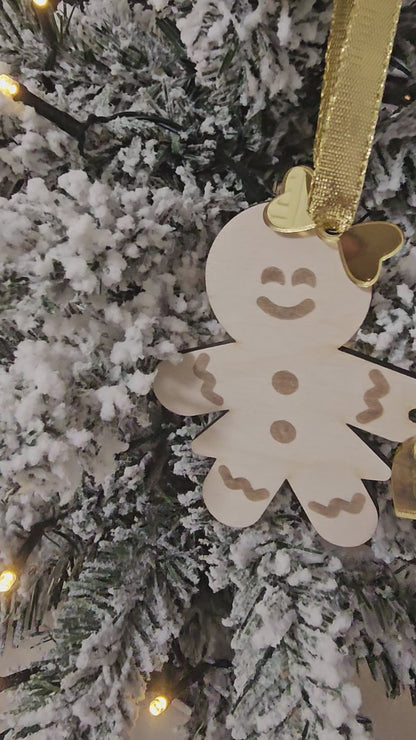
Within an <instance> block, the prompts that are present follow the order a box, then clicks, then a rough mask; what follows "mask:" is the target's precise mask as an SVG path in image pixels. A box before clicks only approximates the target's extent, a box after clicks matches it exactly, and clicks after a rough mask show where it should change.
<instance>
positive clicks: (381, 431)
mask: <svg viewBox="0 0 416 740" xmlns="http://www.w3.org/2000/svg"><path fill="white" fill-rule="evenodd" d="M263 209H264V204H260V205H257V206H253V207H252V208H249V209H248V210H246V211H244V212H242V213H240V214H239V215H238V216H236V217H235V218H233V219H232V220H231V221H230V222H229V223H228V224H227V225H226V226H225V227H224V228H223V230H222V231H221V232H220V234H219V235H218V237H217V238H216V240H215V242H214V244H213V246H212V249H211V251H210V253H209V256H208V261H207V268H206V283H207V292H208V297H209V300H210V303H211V305H212V308H213V310H214V312H215V315H216V316H217V318H218V320H219V321H220V322H221V324H222V325H223V326H224V327H225V329H226V330H227V331H228V333H229V334H230V336H232V337H233V339H234V341H230V342H229V343H227V344H221V345H218V346H214V347H210V348H207V349H205V348H204V349H198V350H195V351H191V352H187V353H184V355H183V360H182V361H181V362H180V363H179V364H173V363H171V362H169V361H166V362H163V363H161V365H160V366H159V369H158V373H157V377H156V381H155V385H154V390H155V393H156V395H157V397H158V399H159V400H160V401H161V403H162V404H163V405H164V406H166V407H167V408H168V409H170V410H171V411H173V412H175V413H177V414H183V415H194V414H207V413H209V412H213V411H227V413H226V414H224V415H223V416H221V418H220V419H218V420H217V421H216V422H215V423H214V424H212V425H211V426H209V427H208V428H207V429H206V430H205V431H204V432H203V433H202V434H200V435H199V436H198V437H197V438H196V439H195V440H194V442H193V445H192V449H193V451H194V452H195V453H196V454H198V455H206V456H209V457H212V458H215V462H214V464H213V466H212V468H211V470H210V472H209V474H208V476H207V478H206V479H205V482H204V486H203V495H204V500H205V503H206V505H207V507H208V509H209V510H210V512H211V513H212V514H213V515H214V516H215V517H216V518H217V519H218V520H219V521H221V522H224V523H225V524H228V525H230V526H234V527H246V526H248V525H251V524H253V523H254V522H256V521H257V520H258V519H259V517H260V516H261V515H262V513H263V512H264V510H265V508H266V507H267V506H268V505H269V503H270V501H271V500H272V498H273V497H274V495H275V494H276V492H277V491H278V490H279V488H280V486H281V484H282V483H283V481H284V480H285V479H286V480H287V481H288V482H289V484H290V486H291V488H292V489H293V491H294V493H295V494H296V496H297V497H298V499H299V501H300V503H301V505H302V506H303V508H304V510H305V512H306V514H307V515H308V517H309V519H310V520H311V522H312V524H313V525H314V527H315V528H316V530H317V531H318V532H319V534H320V535H322V537H324V538H325V539H326V540H329V542H332V543H335V544H337V545H343V546H353V545H359V544H361V543H363V542H365V541H366V540H367V539H368V538H369V537H371V535H372V534H373V532H374V530H375V528H376V526H377V518H378V515H377V509H376V506H375V505H374V503H373V501H372V499H371V497H370V495H369V493H368V492H367V490H366V487H365V485H364V484H363V479H364V480H387V479H388V478H389V477H390V468H389V467H388V466H387V465H386V464H385V462H383V461H382V460H381V459H380V458H379V457H378V456H377V454H376V453H375V452H374V451H373V450H372V449H371V448H370V447H369V446H368V445H366V444H365V442H364V441H362V439H361V438H360V437H359V436H358V435H357V434H356V433H355V432H354V431H353V429H351V428H350V427H356V428H358V429H362V430H365V431H368V432H371V433H372V434H376V435H378V436H380V437H384V438H386V439H389V440H394V441H403V440H405V439H406V438H408V437H410V436H412V435H413V434H414V430H415V427H414V425H413V424H412V422H411V421H410V420H409V416H408V414H409V411H410V410H411V409H412V408H413V407H414V406H415V405H416V403H415V401H416V384H415V382H414V379H413V378H411V377H409V375H408V374H406V373H405V372H403V371H399V370H397V371H396V370H392V369H389V368H385V367H384V366H382V365H381V364H376V363H374V362H372V361H369V360H367V359H364V358H363V357H361V356H359V355H356V354H354V353H352V352H351V351H350V350H348V351H345V350H343V348H342V347H341V345H342V344H343V342H346V341H347V340H348V339H349V338H350V337H351V336H352V335H353V334H354V332H355V331H356V330H357V329H358V328H359V326H360V325H361V323H362V320H363V319H364V317H365V315H366V313H367V311H368V307H369V304H370V299H371V288H366V287H358V286H357V285H356V284H354V283H353V282H352V281H351V280H350V279H349V277H348V276H347V274H346V272H345V270H344V267H343V264H342V261H341V259H340V256H339V253H338V247H337V246H336V245H335V246H331V245H328V244H327V243H325V242H324V241H322V240H321V239H320V238H319V237H318V236H316V234H315V233H314V232H307V233H306V235H304V236H303V237H301V238H299V237H298V238H293V237H290V236H286V235H282V234H277V233H275V232H274V231H272V229H270V228H269V227H268V226H267V225H266V223H265V222H264V220H263Z"/></svg>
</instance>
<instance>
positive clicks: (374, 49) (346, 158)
mask: <svg viewBox="0 0 416 740" xmlns="http://www.w3.org/2000/svg"><path fill="white" fill-rule="evenodd" d="M400 7H401V0H334V10H333V16H332V23H331V31H330V35H329V41H328V49H327V53H326V63H325V74H324V81H323V87H322V94H321V107H320V110H319V118H318V127H317V132H316V137H315V147H314V170H315V173H314V178H313V181H312V188H311V195H310V201H309V213H310V215H311V216H312V219H313V221H314V223H315V224H316V226H317V227H318V229H322V230H328V229H329V230H332V231H335V232H337V233H342V232H344V231H346V230H347V229H348V228H349V227H350V226H351V224H352V223H353V221H354V217H355V213H356V210H357V207H358V202H359V199H360V195H361V190H362V187H363V182H364V176H365V171H366V169H367V162H368V157H369V155H370V151H371V145H372V141H373V138H374V131H375V127H376V123H377V117H378V111H379V108H380V103H381V98H382V95H383V89H384V84H385V80H386V75H387V69H388V64H389V59H390V55H391V51H392V47H393V40H394V34H395V32H396V26H397V21H398V18H399V13H400Z"/></svg>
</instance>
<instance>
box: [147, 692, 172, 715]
mask: <svg viewBox="0 0 416 740" xmlns="http://www.w3.org/2000/svg"><path fill="white" fill-rule="evenodd" d="M168 704H169V702H168V700H167V699H166V697H165V696H157V697H156V699H153V701H151V702H150V704H149V712H150V714H153V716H154V717H158V716H159V714H162V713H163V712H165V711H166V709H167V708H168Z"/></svg>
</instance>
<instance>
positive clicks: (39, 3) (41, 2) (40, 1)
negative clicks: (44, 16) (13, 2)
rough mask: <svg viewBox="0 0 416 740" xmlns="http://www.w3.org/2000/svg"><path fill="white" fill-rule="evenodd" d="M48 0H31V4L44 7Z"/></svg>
mask: <svg viewBox="0 0 416 740" xmlns="http://www.w3.org/2000/svg"><path fill="white" fill-rule="evenodd" d="M48 3H49V0H33V5H37V7H38V8H46V6H47V5H48Z"/></svg>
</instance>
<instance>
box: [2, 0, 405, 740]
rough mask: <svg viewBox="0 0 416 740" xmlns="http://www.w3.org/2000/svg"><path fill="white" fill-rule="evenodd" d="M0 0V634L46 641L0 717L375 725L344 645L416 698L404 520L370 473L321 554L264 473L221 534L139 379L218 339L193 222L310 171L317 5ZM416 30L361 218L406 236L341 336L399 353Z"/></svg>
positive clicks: (321, 27)
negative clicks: (291, 173) (184, 710)
mask: <svg viewBox="0 0 416 740" xmlns="http://www.w3.org/2000/svg"><path fill="white" fill-rule="evenodd" d="M0 15H1V19H2V28H1V30H0V38H1V57H0V74H3V75H6V76H7V77H5V78H3V79H4V80H5V81H4V84H3V92H4V93H5V94H3V95H0V112H1V149H0V175H1V176H0V182H1V185H0V187H1V190H0V196H1V198H0V211H1V216H0V217H1V238H0V276H1V281H0V311H1V313H0V358H1V366H0V409H1V412H0V427H1V435H0V440H1V461H0V487H1V499H0V501H1V506H0V527H1V535H0V570H2V571H3V573H2V576H1V577H0V587H2V590H3V591H4V594H2V595H0V599H1V610H2V628H1V629H2V639H3V643H5V642H6V639H8V637H7V636H9V635H10V632H11V631H12V632H13V634H14V635H15V637H16V639H17V638H18V636H19V635H22V636H24V635H25V634H33V633H34V632H36V630H38V629H39V627H40V625H41V624H42V623H43V622H44V621H45V620H47V621H48V624H49V633H48V638H49V639H48V642H47V648H48V650H47V652H46V654H45V656H44V657H42V658H41V659H38V660H36V661H33V663H32V664H31V666H30V667H28V668H27V669H25V670H24V671H20V672H18V673H15V674H13V675H10V676H4V677H3V679H2V680H1V684H0V689H1V690H9V691H10V692H13V699H12V700H11V705H12V709H11V710H10V712H9V715H8V722H9V726H10V728H11V729H10V730H9V731H6V733H5V737H7V738H21V737H28V736H35V735H36V733H38V737H42V738H46V739H47V738H54V740H55V738H68V739H69V738H71V739H72V738H73V739H74V740H75V739H76V740H78V739H80V738H102V737H108V738H110V737H111V738H116V737H122V736H123V733H124V732H125V731H126V728H127V727H128V726H129V724H131V723H132V722H133V721H134V716H135V712H136V705H137V703H139V705H140V702H141V708H142V710H144V711H147V706H146V705H145V703H144V702H143V699H144V693H145V688H146V685H147V686H148V687H149V690H150V691H153V693H154V694H155V695H156V694H157V693H162V694H165V695H166V696H167V699H168V701H169V700H170V699H172V698H173V697H175V696H179V697H182V698H184V700H186V702H187V703H188V704H189V705H190V706H191V707H192V714H191V716H190V719H189V722H188V724H187V732H188V736H189V738H196V737H201V738H215V740H221V738H224V739H225V738H235V739H236V740H240V739H241V740H243V738H250V740H255V739H258V740H268V739H269V738H279V740H293V738H302V740H306V739H307V738H308V739H310V740H312V738H318V739H319V740H335V738H349V739H350V740H359V739H360V738H364V737H371V722H370V721H369V720H367V719H366V718H365V717H362V716H361V715H360V694H359V691H358V689H357V688H356V687H355V686H354V684H353V680H354V675H355V673H356V669H357V665H358V664H359V662H360V661H364V662H367V664H368V666H369V667H370V670H371V673H372V675H373V677H374V678H382V679H383V680H384V682H385V687H386V693H387V695H389V696H392V697H394V696H396V695H398V694H399V693H400V692H402V691H409V690H410V692H411V694H412V697H413V699H414V701H415V703H416V641H415V638H416V630H415V603H416V602H415V596H416V578H415V575H414V568H413V564H414V561H415V558H416V545H415V528H414V526H413V522H412V520H408V519H400V518H398V517H396V516H395V513H394V508H393V504H392V500H391V491H390V489H389V485H388V484H387V483H380V484H372V487H371V489H370V492H371V494H372V495H373V497H374V499H375V500H376V501H377V505H378V508H379V513H380V521H379V525H378V528H377V531H376V534H375V536H374V538H373V539H372V541H371V542H369V543H367V544H366V545H363V546H362V547H359V548H352V549H347V548H339V547H336V546H333V545H329V544H328V543H326V542H325V541H324V540H322V539H321V538H320V537H319V536H318V535H317V534H316V533H315V532H314V531H313V529H312V527H311V525H310V523H309V521H308V520H307V518H306V517H305V515H304V514H303V512H302V509H301V507H300V506H299V504H298V502H297V500H296V498H295V496H294V495H293V493H292V491H291V490H290V488H289V486H288V485H287V484H284V485H283V486H282V488H281V489H280V490H279V491H278V493H277V495H276V496H275V498H274V500H273V503H272V504H271V506H270V507H269V508H268V509H267V511H266V512H265V514H264V515H263V517H262V518H261V519H260V521H259V522H257V524H255V525H254V526H252V527H249V528H246V529H242V530H239V529H233V528H228V527H226V526H224V525H222V524H220V523H219V522H217V521H215V520H214V519H213V518H212V516H211V515H210V514H209V512H208V511H207V509H206V508H205V506H204V504H203V502H202V498H201V483H202V481H203V479H204V476H205V475H206V473H207V471H208V469H209V467H210V461H209V460H208V459H206V458H200V457H197V456H196V455H194V454H193V453H192V452H191V448H190V442H191V440H192V439H193V438H194V437H195V435H196V434H197V433H198V432H199V431H200V430H201V429H202V428H204V426H205V425H206V417H201V418H200V419H199V420H198V419H197V420H195V418H193V419H191V418H185V419H183V418H182V417H179V416H175V415H174V414H171V413H169V412H168V411H166V410H165V409H163V408H162V407H161V405H160V404H159V403H158V401H157V399H156V397H155V395H154V394H153V391H152V383H153V380H154V377H155V370H156V367H157V364H158V363H159V361H160V360H164V359H166V358H170V359H172V358H173V359H174V358H175V357H178V356H179V355H178V353H179V351H183V350H186V349H189V348H192V347H195V346H202V345H204V344H205V345H207V344H213V343H219V342H221V341H224V340H225V339H227V335H226V334H225V331H224V329H223V328H222V327H221V326H220V325H219V324H218V322H217V321H216V320H215V318H214V316H213V314H212V312H211V309H210V308H209V305H208V302H207V298H206V294H205V292H204V290H205V289H204V269H205V260H206V256H207V253H208V250H209V248H210V245H211V244H212V241H213V239H214V238H215V236H216V235H217V234H218V232H219V231H220V229H221V228H222V227H223V226H224V224H225V223H227V221H229V220H230V218H232V217H233V216H234V215H236V214H237V213H239V212H240V211H241V210H243V209H244V208H246V207H247V206H248V205H251V204H255V203H261V202H263V201H266V200H268V199H270V198H271V197H272V195H273V191H274V187H275V183H276V182H279V181H281V180H282V178H283V176H284V174H285V172H286V171H287V170H288V168H289V167H291V166H294V165H296V164H304V165H308V166H312V147H313V140H314V134H315V129H316V120H317V115H318V108H319V95H320V86H321V80H322V74H323V65H324V54H325V44H326V39H327V34H328V27H329V21H330V17H331V3H329V2H328V1H327V0H299V1H298V2H296V3H289V2H288V0H273V1H272V0H258V1H257V0H224V2H221V3H215V2H211V1H210V0H176V1H175V0H141V1H140V0H137V1H134V0H130V1H128V0H116V1H114V0H112V1H110V0H89V2H81V0H80V1H79V2H75V0H73V2H71V3H70V2H69V1H68V2H61V3H60V4H59V5H57V3H56V2H54V1H53V0H49V3H48V2H45V3H43V2H39V3H35V2H33V3H32V2H31V1H30V0H4V1H3V2H0ZM415 27H416V3H415V2H414V1H410V0H409V1H408V2H404V3H403V9H402V13H401V16H400V21H399V27H398V32H397V36H396V40H395V46H394V50H393V56H392V60H391V64H390V71H389V76H388V80H387V85H386V89H385V94H384V103H383V106H382V110H381V114H380V118H379V123H378V127H377V134H376V139H375V144H374V147H373V151H372V155H371V159H370V164H369V168H368V172H367V176H366V183H365V189H364V192H363V197H362V200H361V206H360V211H359V213H358V219H359V220H360V219H361V220H365V219H375V220H377V219H379V220H384V219H389V220H391V221H392V222H394V223H396V224H398V225H399V226H400V227H401V228H402V229H403V231H404V234H405V237H406V243H405V246H404V247H403V249H402V251H401V252H400V254H399V255H398V256H397V257H394V258H393V259H392V260H390V261H389V262H388V263H386V266H385V267H384V268H383V271H382V275H381V277H380V280H379V281H378V283H377V285H376V287H375V289H374V294H373V300H372V306H371V310H370V313H369V314H368V317H367V319H366V322H365V324H364V325H363V326H362V327H361V329H360V331H359V332H358V334H357V335H356V336H355V337H354V338H353V339H352V340H351V348H353V349H356V350H359V351H360V352H362V353H364V354H365V355H367V356H369V357H372V358H374V359H376V360H380V361H382V362H390V363H392V364H393V365H395V366H397V367H399V368H402V369H405V370H410V371H411V370H414V369H415V368H414V362H413V351H414V341H415V337H416V317H415V312H414V307H413V288H414V284H415V282H416V246H415V245H416V242H415V238H414V233H413V224H414V223H415V219H416V177H415V173H416V150H415V147H414V136H415V134H416V123H415V121H416V119H415V115H414V111H415V108H414V103H413V100H414V96H415V83H414V82H412V80H414V79H415V74H416V56H415V53H414V46H415ZM13 81H15V82H16V88H13V84H14V83H13ZM19 85H20V88H19V89H20V92H19V93H17V92H16V90H17V89H18V87H17V86H19ZM7 86H8V87H7ZM33 96H36V98H34V97H33ZM46 104H48V105H46ZM64 113H65V114H66V115H63V114H64ZM412 239H413V241H412ZM415 406H416V392H415ZM214 418H215V416H212V419H211V420H213V419H214ZM367 441H371V444H372V446H373V447H374V448H375V449H376V450H378V452H379V453H380V454H383V455H385V456H387V457H389V458H391V456H392V454H393V452H394V445H393V444H391V443H389V442H386V441H385V440H382V439H380V438H371V440H368V439H367ZM335 495H336V493H335ZM7 574H9V575H7ZM13 581H15V583H13ZM11 586H12V587H11ZM16 687H17V688H16Z"/></svg>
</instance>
